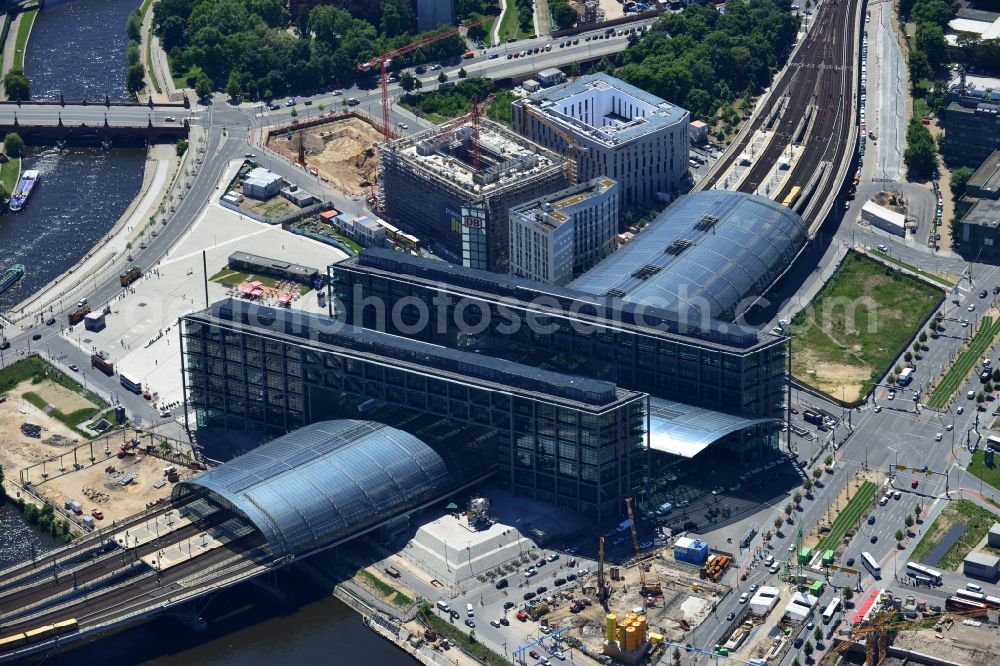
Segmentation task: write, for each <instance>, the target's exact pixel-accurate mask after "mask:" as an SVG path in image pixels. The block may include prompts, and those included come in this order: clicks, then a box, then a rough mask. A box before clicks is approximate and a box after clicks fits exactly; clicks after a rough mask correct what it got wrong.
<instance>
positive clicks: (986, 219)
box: [962, 199, 1000, 229]
mask: <svg viewBox="0 0 1000 666" xmlns="http://www.w3.org/2000/svg"><path fill="white" fill-rule="evenodd" d="M962 224H975V225H978V226H981V227H992V228H993V229H997V228H1000V200H997V199H978V200H977V201H976V203H975V204H973V206H972V208H970V209H969V212H968V213H966V214H965V216H964V217H963V218H962Z"/></svg>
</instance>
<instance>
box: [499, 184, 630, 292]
mask: <svg viewBox="0 0 1000 666" xmlns="http://www.w3.org/2000/svg"><path fill="white" fill-rule="evenodd" d="M617 220H618V184H617V183H615V181H613V180H611V179H610V178H598V179H595V180H592V181H590V182H587V183H583V184H582V185H577V186H575V187H570V188H568V189H565V190H560V191H559V192H556V193H554V194H551V195H548V196H544V197H540V198H538V199H535V200H534V201H529V202H528V203H526V204H521V205H520V206H515V207H514V208H511V210H510V272H511V273H513V274H514V275H519V276H521V277H526V278H531V279H533V280H538V281H540V282H549V283H552V284H559V285H564V284H566V283H567V282H569V281H570V280H572V279H573V277H574V276H575V275H578V274H580V273H582V272H583V271H584V270H585V269H587V268H590V267H591V266H593V265H594V264H596V263H597V262H598V261H600V260H601V259H603V258H604V257H606V256H608V255H609V254H611V252H613V251H614V245H615V235H616V233H617V230H618V223H617Z"/></svg>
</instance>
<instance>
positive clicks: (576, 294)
mask: <svg viewBox="0 0 1000 666" xmlns="http://www.w3.org/2000/svg"><path fill="white" fill-rule="evenodd" d="M619 252H621V250H619ZM612 256H613V255H612ZM352 269H360V270H361V271H363V272H375V273H382V274H386V275H389V276H391V277H393V278H398V277H399V276H400V275H407V276H410V277H411V278H412V279H413V281H415V282H421V283H423V284H426V285H427V286H428V287H429V288H431V289H434V290H439V291H441V292H448V293H459V294H463V295H469V296H479V297H482V296H486V297H487V298H488V299H489V298H491V297H492V298H495V297H497V296H500V297H504V298H508V299H511V300H512V301H513V302H516V303H521V304H523V306H524V307H525V308H526V309H528V310H531V311H534V312H552V313H554V314H565V313H566V312H569V313H571V316H572V317H573V318H575V319H579V320H581V321H585V322H590V323H593V324H594V325H596V326H600V325H605V326H613V327H616V328H617V327H620V328H623V329H627V330H635V331H638V332H641V333H646V334H652V335H657V336H660V337H664V338H672V339H677V340H681V341H683V340H688V339H691V338H696V339H698V340H699V341H702V342H704V343H706V345H707V346H714V347H717V348H720V349H725V350H732V351H749V350H751V349H754V348H757V347H759V346H763V345H768V344H772V343H774V342H775V341H776V340H777V338H775V337H774V336H771V335H770V334H767V333H760V332H758V331H756V330H754V329H752V328H748V327H743V326H740V325H737V324H730V323H724V322H719V321H711V320H703V321H683V322H682V321H680V320H679V319H678V317H677V316H676V314H675V313H673V312H670V311H667V310H665V309H663V308H659V307H651V306H645V305H644V306H641V307H638V306H636V305H634V304H633V303H629V302H624V301H623V300H621V299H620V298H616V297H612V296H600V297H595V296H593V295H591V294H587V293H584V292H581V291H579V290H576V289H571V288H568V287H559V286H556V285H550V284H544V283H541V282H536V281H534V280H529V279H527V278H521V277H517V276H514V275H502V274H499V273H491V272H488V271H483V270H476V269H470V268H465V267H462V266H455V265H452V264H449V263H447V262H444V261H436V260H433V259H425V258H423V257H414V256H412V255H406V254H402V253H400V252H395V251H392V250H385V249H381V248H366V249H365V250H364V251H362V252H361V254H359V255H358V256H357V257H351V258H349V259H347V260H345V261H342V262H339V263H338V264H336V265H334V266H331V270H352Z"/></svg>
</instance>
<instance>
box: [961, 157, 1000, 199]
mask: <svg viewBox="0 0 1000 666" xmlns="http://www.w3.org/2000/svg"><path fill="white" fill-rule="evenodd" d="M965 196H967V197H971V198H974V199H1000V150H994V151H993V153H992V154H991V155H990V156H989V157H987V158H986V161H984V162H983V163H982V164H980V165H979V168H978V169H976V172H975V173H974V174H972V178H970V179H969V181H968V182H967V183H966V184H965Z"/></svg>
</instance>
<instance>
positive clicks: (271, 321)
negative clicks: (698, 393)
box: [185, 298, 641, 412]
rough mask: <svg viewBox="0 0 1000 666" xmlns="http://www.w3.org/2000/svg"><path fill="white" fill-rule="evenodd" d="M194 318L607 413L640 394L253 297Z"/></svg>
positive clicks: (190, 317) (222, 304)
mask: <svg viewBox="0 0 1000 666" xmlns="http://www.w3.org/2000/svg"><path fill="white" fill-rule="evenodd" d="M185 319H186V320H188V321H192V322H198V321H205V322H209V323H226V324H227V325H230V326H232V327H233V328H235V329H237V330H244V331H248V332H250V333H254V334H258V335H268V336H271V337H274V338H278V339H284V340H286V341H289V342H292V343H294V344H300V345H301V344H309V345H310V346H311V347H314V348H321V349H329V350H330V351H334V352H339V353H341V354H345V355H350V356H352V357H354V358H364V359H369V360H372V361H376V362H380V363H384V362H385V359H386V358H392V359H395V360H397V361H398V364H399V365H400V366H401V367H404V366H405V367H408V368H411V369H412V370H413V371H414V372H418V373H420V374H423V375H429V376H439V377H442V378H444V379H448V380H454V381H461V382H463V383H469V382H470V381H471V382H475V383H479V384H480V385H483V386H488V387H490V388H493V389H500V390H504V391H507V392H510V393H513V394H518V395H523V396H526V397H530V398H538V399H542V400H544V401H546V402H558V403H563V404H568V405H572V406H574V407H577V408H583V409H586V410H590V411H595V412H602V411H604V410H605V409H607V408H612V407H616V406H618V405H620V404H622V403H625V402H628V401H630V400H632V399H634V398H636V397H638V396H640V395H641V394H640V393H636V392H634V391H628V390H625V389H621V388H618V387H617V386H615V384H614V383H612V382H606V381H601V380H597V379H590V378H587V377H580V376H576V375H567V374H563V373H560V372H553V371H551V370H543V369H540V368H536V367H532V366H529V365H523V364H518V363H511V362H509V361H504V360H500V359H496V358H493V357H492V356H487V355H485V354H475V353H472V352H465V351H460V350H457V349H451V348H448V347H442V346H439V345H433V344H430V343H427V342H420V341H417V340H411V339H409V338H404V337H400V336H395V335H391V334H388V333H383V332H381V331H375V330H371V329H366V328H359V327H356V326H350V325H347V324H343V323H341V322H339V321H337V320H336V319H332V318H330V317H328V316H321V315H317V314H313V313H309V312H304V311H302V310H291V309H287V308H271V307H267V306H263V305H258V304H256V303H251V302H248V301H241V300H236V299H232V298H229V299H224V300H222V301H218V302H217V303H214V304H213V305H212V306H211V307H210V308H209V309H207V310H202V311H200V312H195V313H192V314H190V315H187V316H186V317H185Z"/></svg>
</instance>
